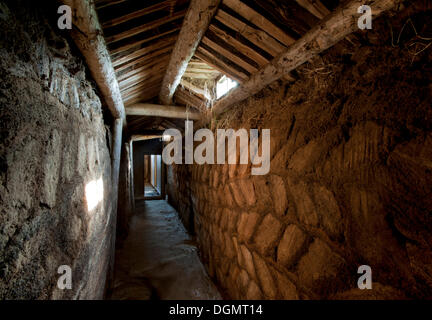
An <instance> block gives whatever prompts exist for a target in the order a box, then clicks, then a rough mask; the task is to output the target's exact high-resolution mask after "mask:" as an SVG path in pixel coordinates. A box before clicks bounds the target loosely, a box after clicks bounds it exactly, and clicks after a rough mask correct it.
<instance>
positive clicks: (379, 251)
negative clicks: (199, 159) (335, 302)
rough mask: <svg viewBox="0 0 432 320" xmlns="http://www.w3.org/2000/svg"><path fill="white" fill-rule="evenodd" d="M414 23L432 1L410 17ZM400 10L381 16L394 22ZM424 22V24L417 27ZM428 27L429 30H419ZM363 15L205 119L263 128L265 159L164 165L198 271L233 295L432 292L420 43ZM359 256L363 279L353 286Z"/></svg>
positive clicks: (428, 75) (429, 128) (425, 61)
mask: <svg viewBox="0 0 432 320" xmlns="http://www.w3.org/2000/svg"><path fill="white" fill-rule="evenodd" d="M412 18H413V21H415V24H416V26H417V30H422V32H425V27H424V26H425V25H424V23H427V22H428V21H429V24H428V26H429V29H427V28H426V30H428V31H427V32H430V31H432V30H431V29H430V21H431V14H430V12H429V13H418V14H417V15H413V16H412ZM404 22H405V20H403V21H395V20H392V21H391V22H390V23H391V24H392V27H393V31H394V32H399V31H400V30H401V29H402V26H403V24H404ZM422 26H423V27H422ZM427 32H426V34H429V33H427ZM390 34H391V33H390V29H389V27H388V25H387V24H384V22H383V21H381V22H380V21H378V22H375V21H374V29H373V30H372V31H369V32H368V33H364V34H363V37H364V38H365V41H364V44H363V45H361V46H360V48H358V49H356V50H355V52H352V51H351V52H350V50H347V49H346V45H347V44H346V43H342V44H340V45H337V46H335V47H334V48H333V49H331V50H330V51H328V52H327V53H326V54H325V55H324V56H323V57H322V58H317V59H315V60H314V61H312V62H311V63H308V64H306V65H304V66H302V67H301V68H300V69H299V70H298V71H299V73H298V76H299V79H298V80H297V81H296V82H295V83H293V84H292V83H288V82H284V81H280V82H277V83H274V84H273V85H271V86H270V87H268V88H266V89H265V90H263V91H262V92H260V93H259V94H257V95H256V96H254V97H252V98H250V99H248V100H247V101H245V102H243V103H241V104H237V105H234V106H232V107H231V108H230V110H231V111H229V112H227V113H226V114H225V115H224V116H223V117H222V118H221V119H218V120H217V121H216V120H214V122H213V128H216V127H220V128H234V129H238V128H246V129H249V128H258V129H271V169H270V173H269V174H268V175H264V176H252V175H251V171H250V166H247V165H192V166H171V167H169V175H168V177H169V180H168V185H171V186H170V188H169V190H170V191H169V195H170V199H171V203H172V204H173V205H175V206H176V208H177V209H178V210H179V211H180V215H181V217H182V219H183V221H186V226H188V225H190V221H189V220H190V219H191V218H192V219H193V220H194V226H195V232H196V235H197V241H198V243H199V248H200V252H201V257H202V259H203V261H204V262H205V264H206V267H207V269H208V272H209V274H210V275H211V276H212V277H213V278H214V279H215V280H216V281H217V283H218V284H219V285H220V286H221V287H222V288H223V289H224V292H225V296H226V297H228V298H234V299H260V298H265V299H275V298H276V299H349V298H357V299H359V298H372V299H373V298H381V299H386V298H431V297H432V277H431V274H432V250H431V249H432V247H431V243H432V227H431V226H432V217H431V215H430V212H431V207H432V197H431V194H432V185H431V183H430V181H432V160H431V159H432V125H431V122H430V119H432V109H431V108H430V106H431V105H432V95H431V92H432V90H431V89H432V82H431V79H432V69H431V65H432V64H431V57H432V55H431V49H430V48H429V49H428V50H426V51H425V52H423V54H419V55H417V56H414V55H413V54H412V52H410V51H409V50H407V49H406V48H407V45H408V44H409V43H410V42H409V41H410V40H412V37H413V36H415V35H413V31H412V30H411V31H409V32H407V33H406V34H405V33H403V34H402V35H401V40H400V41H401V42H400V43H399V45H398V46H392V45H391V39H390ZM360 265H369V266H370V267H371V268H372V275H373V289H372V290H360V289H358V288H357V280H358V278H359V276H360V275H359V274H357V269H358V267H359V266H360Z"/></svg>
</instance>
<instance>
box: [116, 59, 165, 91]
mask: <svg viewBox="0 0 432 320" xmlns="http://www.w3.org/2000/svg"><path fill="white" fill-rule="evenodd" d="M165 69H166V64H159V65H157V66H156V67H155V68H154V69H152V70H151V71H149V72H148V71H145V72H141V73H138V74H136V75H134V76H132V77H129V78H127V79H125V80H123V81H120V90H122V91H123V90H125V89H127V88H129V87H130V86H131V85H133V84H134V83H135V82H138V81H142V80H144V79H148V78H151V77H154V76H156V75H157V74H159V73H160V72H163V71H164V70H165Z"/></svg>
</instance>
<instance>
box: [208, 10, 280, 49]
mask: <svg viewBox="0 0 432 320" xmlns="http://www.w3.org/2000/svg"><path fill="white" fill-rule="evenodd" d="M215 19H216V20H218V21H219V22H221V23H222V24H224V25H226V26H227V27H229V28H231V29H233V30H234V31H236V32H237V33H238V34H240V35H241V36H243V37H244V38H246V39H247V40H249V41H250V42H252V43H253V44H254V45H256V46H257V47H259V48H261V49H262V50H264V51H265V52H267V53H269V54H270V55H272V56H273V57H275V56H276V55H278V54H279V53H281V52H282V51H283V50H284V49H286V47H285V46H284V45H282V44H281V43H279V42H278V41H276V40H275V39H274V38H272V37H271V36H269V35H268V34H267V33H266V32H264V31H262V30H260V29H256V28H253V27H251V26H249V25H247V24H246V23H244V22H243V21H240V20H239V19H237V18H236V17H233V16H231V15H230V14H228V13H227V12H225V11H224V10H222V9H219V10H218V13H217V14H216V17H215Z"/></svg>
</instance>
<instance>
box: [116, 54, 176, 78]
mask: <svg viewBox="0 0 432 320" xmlns="http://www.w3.org/2000/svg"><path fill="white" fill-rule="evenodd" d="M168 58H169V55H164V56H161V57H160V58H158V59H152V60H151V62H150V63H149V64H146V65H143V66H141V67H139V68H136V69H133V70H131V71H128V72H126V73H124V74H122V75H121V76H117V80H118V81H119V83H121V84H122V83H124V81H125V80H129V79H131V78H132V77H134V76H136V75H137V74H142V73H143V72H144V73H145V74H149V73H153V72H154V71H155V70H159V69H160V67H163V66H165V67H166V64H167V60H168Z"/></svg>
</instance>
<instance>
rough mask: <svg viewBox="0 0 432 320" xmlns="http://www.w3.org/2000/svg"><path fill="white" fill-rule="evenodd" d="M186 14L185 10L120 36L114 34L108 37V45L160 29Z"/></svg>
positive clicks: (119, 34) (127, 31) (121, 33)
mask: <svg viewBox="0 0 432 320" xmlns="http://www.w3.org/2000/svg"><path fill="white" fill-rule="evenodd" d="M185 13H186V11H185V10H182V11H179V12H176V13H174V14H173V15H172V16H168V17H163V18H161V19H158V20H155V21H152V22H149V23H146V24H143V25H141V26H138V27H135V28H132V29H128V30H126V31H123V32H120V33H118V34H114V35H112V36H109V37H106V38H105V40H106V42H107V43H108V44H111V43H113V42H117V41H120V40H123V39H126V38H130V37H133V36H135V35H137V34H140V33H142V32H145V31H148V30H151V29H155V28H157V27H160V26H161V25H164V24H166V23H168V22H171V21H174V20H177V19H180V18H181V17H183V16H184V15H185Z"/></svg>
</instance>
